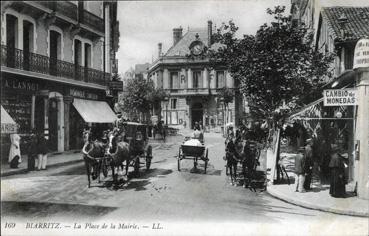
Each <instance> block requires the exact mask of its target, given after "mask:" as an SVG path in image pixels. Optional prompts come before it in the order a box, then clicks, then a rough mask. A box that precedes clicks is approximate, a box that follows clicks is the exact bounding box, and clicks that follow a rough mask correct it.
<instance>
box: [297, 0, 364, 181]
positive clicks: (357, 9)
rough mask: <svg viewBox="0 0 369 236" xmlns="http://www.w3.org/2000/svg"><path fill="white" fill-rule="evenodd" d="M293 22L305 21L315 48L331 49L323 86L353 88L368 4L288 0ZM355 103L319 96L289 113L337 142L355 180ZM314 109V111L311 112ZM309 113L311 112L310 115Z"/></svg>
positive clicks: (357, 164)
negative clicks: (331, 101) (327, 101)
mask: <svg viewBox="0 0 369 236" xmlns="http://www.w3.org/2000/svg"><path fill="white" fill-rule="evenodd" d="M291 12H292V14H293V18H294V19H296V25H300V24H302V23H303V24H305V25H306V26H308V27H309V28H311V29H312V30H313V32H314V39H315V42H314V45H313V46H314V47H315V50H317V51H320V52H321V53H323V54H327V53H334V54H335V58H334V61H333V62H332V64H331V70H332V72H333V73H332V76H330V77H329V78H326V79H327V80H326V82H327V83H326V85H325V86H324V89H349V88H352V89H355V87H356V86H357V84H356V77H357V74H356V72H355V71H354V70H353V61H354V51H355V45H356V43H357V42H358V41H359V40H360V39H361V38H366V37H369V24H368V22H369V7H362V6H342V7H341V6H329V7H326V6H324V5H323V4H321V3H320V1H317V0H315V1H314V0H304V1H292V9H291ZM357 110H358V107H357V106H352V105H351V106H347V105H346V106H324V105H323V98H322V99H319V100H317V101H315V102H313V103H312V104H311V105H310V106H308V107H306V108H305V109H303V110H302V111H301V112H299V113H297V114H295V115H293V117H294V119H295V120H296V121H299V122H302V123H303V124H304V125H305V127H309V129H310V131H312V133H314V132H316V131H317V130H318V129H320V132H321V134H322V136H323V137H319V138H321V139H326V140H327V143H328V144H329V145H331V144H336V145H338V146H340V148H341V150H343V152H344V153H347V157H348V168H347V173H346V174H347V176H346V177H347V180H348V181H349V182H353V183H355V182H357V179H358V176H357V174H358V171H357V170H358V167H359V162H358V160H359V157H358V155H357V152H356V151H357V150H356V148H355V146H356V145H357V144H356V138H355V136H356V133H357V128H358V127H356V122H357V121H356V119H357ZM311 111H314V112H311ZM311 114H314V115H313V116H312V115H311Z"/></svg>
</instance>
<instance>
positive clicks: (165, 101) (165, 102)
mask: <svg viewBox="0 0 369 236" xmlns="http://www.w3.org/2000/svg"><path fill="white" fill-rule="evenodd" d="M163 101H164V104H165V124H166V125H168V103H169V96H165V97H164V100H163Z"/></svg>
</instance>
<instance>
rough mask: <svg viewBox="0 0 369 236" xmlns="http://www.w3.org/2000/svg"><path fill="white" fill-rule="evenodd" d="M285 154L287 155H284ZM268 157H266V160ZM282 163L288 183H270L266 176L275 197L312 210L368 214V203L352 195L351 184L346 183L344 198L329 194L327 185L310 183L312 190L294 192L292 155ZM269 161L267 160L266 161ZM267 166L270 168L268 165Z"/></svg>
mask: <svg viewBox="0 0 369 236" xmlns="http://www.w3.org/2000/svg"><path fill="white" fill-rule="evenodd" d="M281 155H282V154H281ZM286 156H287V155H286ZM269 158H270V157H268V160H270V159H269ZM283 161H284V163H283V164H284V165H285V167H286V170H287V173H288V176H289V177H290V180H291V182H290V185H288V184H287V183H286V184H274V185H273V184H272V182H273V181H272V180H271V179H272V178H271V175H268V178H269V179H270V180H271V181H269V184H268V186H267V192H268V193H269V194H270V195H272V196H273V197H275V198H278V199H280V200H282V201H285V202H288V203H291V204H294V205H298V206H301V207H305V208H310V209H314V210H320V211H326V212H332V213H336V214H343V215H351V216H361V217H368V216H369V203H368V201H367V200H363V199H360V198H358V197H357V196H354V195H353V189H354V188H353V186H352V185H350V184H348V185H346V193H347V197H346V198H334V197H331V196H330V195H329V185H319V184H315V183H312V190H311V191H307V192H305V193H299V192H295V189H294V175H293V172H292V170H293V167H294V161H293V158H292V155H291V156H289V157H288V158H286V160H283ZM268 162H269V161H268ZM268 168H270V167H269V166H268Z"/></svg>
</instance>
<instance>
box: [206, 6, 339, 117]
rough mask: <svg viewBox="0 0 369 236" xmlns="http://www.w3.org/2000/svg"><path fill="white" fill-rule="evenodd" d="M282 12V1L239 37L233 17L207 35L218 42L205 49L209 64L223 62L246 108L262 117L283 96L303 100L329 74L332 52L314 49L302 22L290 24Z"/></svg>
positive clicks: (299, 101) (270, 110)
mask: <svg viewBox="0 0 369 236" xmlns="http://www.w3.org/2000/svg"><path fill="white" fill-rule="evenodd" d="M284 11H285V7H281V6H277V7H275V9H274V10H271V9H267V13H268V14H270V15H272V16H274V20H273V21H272V22H271V24H269V25H268V24H264V25H262V26H260V28H259V30H258V31H257V33H256V35H255V36H254V35H244V36H243V38H241V39H238V38H236V32H237V30H238V27H237V26H236V25H235V24H234V23H233V22H232V21H230V22H229V23H228V24H223V25H222V26H221V27H220V28H219V29H218V30H217V32H216V33H215V34H214V35H213V37H212V40H213V41H214V42H216V43H220V44H221V45H223V46H221V47H219V48H218V49H217V50H210V51H209V56H210V62H211V63H212V64H213V66H215V65H217V64H222V65H225V66H227V69H228V71H229V72H230V73H231V75H232V77H233V78H234V79H235V80H236V81H238V82H239V84H240V88H239V89H240V91H241V92H242V93H243V94H244V95H245V97H246V98H247V99H248V102H249V106H250V109H251V111H253V112H254V113H255V114H258V115H259V116H261V117H264V118H266V117H271V116H272V114H273V112H274V111H275V110H276V109H277V108H278V107H280V106H281V105H282V103H283V101H286V102H293V103H295V104H300V105H302V104H303V103H305V102H307V101H308V100H309V99H311V94H310V91H317V88H319V87H320V86H321V85H322V84H323V83H324V80H325V78H326V76H329V75H330V73H331V72H330V70H329V68H330V63H331V62H332V60H333V55H328V54H325V55H324V54H322V53H320V52H318V51H315V50H314V47H313V46H312V42H313V34H312V33H310V32H309V30H308V29H307V28H306V27H304V26H302V27H293V26H292V24H291V23H292V22H291V17H290V16H285V15H284Z"/></svg>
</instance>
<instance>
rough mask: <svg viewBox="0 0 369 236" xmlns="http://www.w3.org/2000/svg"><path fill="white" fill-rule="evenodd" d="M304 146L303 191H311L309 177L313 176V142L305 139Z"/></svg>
mask: <svg viewBox="0 0 369 236" xmlns="http://www.w3.org/2000/svg"><path fill="white" fill-rule="evenodd" d="M306 143H307V144H306V146H305V181H304V189H305V190H311V187H310V184H311V177H312V174H313V165H314V161H313V147H312V145H313V140H312V139H307V140H306Z"/></svg>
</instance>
